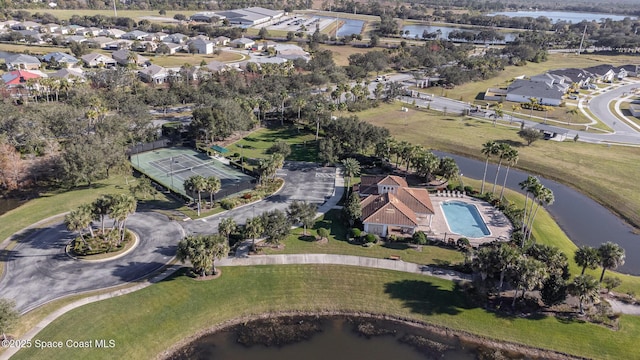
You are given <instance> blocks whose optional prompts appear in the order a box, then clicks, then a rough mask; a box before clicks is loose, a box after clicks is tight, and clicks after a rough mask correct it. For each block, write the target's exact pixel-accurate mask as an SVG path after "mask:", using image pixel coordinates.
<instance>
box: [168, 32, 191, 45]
mask: <svg viewBox="0 0 640 360" xmlns="http://www.w3.org/2000/svg"><path fill="white" fill-rule="evenodd" d="M187 40H189V37H188V36H187V35H185V34H181V33H175V34H171V35H169V36H167V37H166V38H164V39H163V40H162V41H163V42H172V43H174V44H184V43H186V42H187Z"/></svg>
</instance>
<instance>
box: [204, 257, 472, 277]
mask: <svg viewBox="0 0 640 360" xmlns="http://www.w3.org/2000/svg"><path fill="white" fill-rule="evenodd" d="M292 264H303V265H309V264H321V265H349V266H360V267H368V268H374V269H385V270H395V271H402V272H406V273H413V274H422V275H427V276H434V277H438V278H441V279H446V280H452V281H456V280H471V276H470V275H468V274H462V273H459V272H457V271H453V270H445V269H440V268H436V267H432V266H426V265H421V264H415V263H410V262H405V261H402V260H389V259H377V258H369V257H363V256H351V255H334V254H282V255H251V256H249V257H243V258H237V257H230V258H226V259H222V260H219V261H218V262H217V266H255V265H292Z"/></svg>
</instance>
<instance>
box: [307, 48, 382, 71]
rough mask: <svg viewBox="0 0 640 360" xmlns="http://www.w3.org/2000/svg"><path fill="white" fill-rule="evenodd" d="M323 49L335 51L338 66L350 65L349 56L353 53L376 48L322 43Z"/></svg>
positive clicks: (334, 57) (361, 52)
mask: <svg viewBox="0 0 640 360" xmlns="http://www.w3.org/2000/svg"><path fill="white" fill-rule="evenodd" d="M320 49H321V50H329V51H331V52H332V53H333V61H335V63H336V65H338V66H346V65H349V56H350V55H352V54H365V53H368V52H369V51H373V50H375V48H357V47H353V46H351V45H325V44H320Z"/></svg>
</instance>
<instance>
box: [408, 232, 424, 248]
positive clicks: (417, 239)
mask: <svg viewBox="0 0 640 360" xmlns="http://www.w3.org/2000/svg"><path fill="white" fill-rule="evenodd" d="M411 241H412V242H413V243H414V244H418V245H426V244H427V235H425V233H424V232H422V231H416V232H414V233H413V237H412V238H411Z"/></svg>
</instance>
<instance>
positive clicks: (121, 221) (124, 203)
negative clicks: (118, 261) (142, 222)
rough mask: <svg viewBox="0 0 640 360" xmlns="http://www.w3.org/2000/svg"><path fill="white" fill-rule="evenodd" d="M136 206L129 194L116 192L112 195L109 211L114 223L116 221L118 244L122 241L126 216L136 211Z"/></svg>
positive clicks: (133, 198)
mask: <svg viewBox="0 0 640 360" xmlns="http://www.w3.org/2000/svg"><path fill="white" fill-rule="evenodd" d="M137 206H138V203H137V201H136V198H135V197H133V196H131V195H129V194H118V195H115V196H113V197H112V203H111V209H110V213H111V217H112V218H113V219H114V223H116V222H117V223H118V232H119V241H118V245H120V244H121V243H122V242H123V241H124V235H125V232H126V223H127V218H128V217H129V215H131V214H133V213H135V212H136V207H137Z"/></svg>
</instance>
